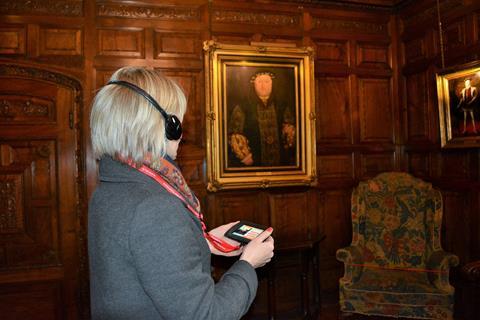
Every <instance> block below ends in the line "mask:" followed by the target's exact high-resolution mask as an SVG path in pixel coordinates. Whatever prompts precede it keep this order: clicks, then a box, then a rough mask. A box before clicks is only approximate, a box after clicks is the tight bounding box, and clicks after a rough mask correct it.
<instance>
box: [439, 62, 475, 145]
mask: <svg viewBox="0 0 480 320" xmlns="http://www.w3.org/2000/svg"><path fill="white" fill-rule="evenodd" d="M436 77H437V94H438V108H439V117H440V137H441V144H442V147H443V148H474V147H480V63H479V62H475V63H470V64H468V65H463V66H458V67H455V68H454V69H449V70H444V71H442V72H440V73H438V74H437V76H436Z"/></svg>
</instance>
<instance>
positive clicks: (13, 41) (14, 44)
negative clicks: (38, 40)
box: [0, 27, 26, 55]
mask: <svg viewBox="0 0 480 320" xmlns="http://www.w3.org/2000/svg"><path fill="white" fill-rule="evenodd" d="M25 38H26V30H25V28H23V27H14V28H9V27H0V54H7V55H8V54H15V55H17V54H18V55H22V54H25V51H26V44H25Z"/></svg>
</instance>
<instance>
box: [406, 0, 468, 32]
mask: <svg viewBox="0 0 480 320" xmlns="http://www.w3.org/2000/svg"><path fill="white" fill-rule="evenodd" d="M460 6H463V0H445V1H440V12H444V13H447V12H450V11H452V10H453V9H455V8H457V7H460ZM418 12H419V14H413V15H408V16H406V17H405V19H404V22H405V25H406V26H411V25H413V24H419V23H425V22H427V21H433V22H435V23H437V6H433V7H431V8H428V9H425V10H419V11H418Z"/></svg>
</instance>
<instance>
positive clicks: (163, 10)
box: [97, 3, 200, 21]
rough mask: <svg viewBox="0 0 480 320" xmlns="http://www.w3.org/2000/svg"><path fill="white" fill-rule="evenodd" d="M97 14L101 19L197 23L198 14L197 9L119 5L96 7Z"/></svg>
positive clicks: (105, 4)
mask: <svg viewBox="0 0 480 320" xmlns="http://www.w3.org/2000/svg"><path fill="white" fill-rule="evenodd" d="M97 14H98V16H101V17H122V18H142V19H160V20H182V21H189V20H193V21H198V20H200V12H199V9H198V8H185V7H183V8H182V7H179V6H175V7H172V6H168V7H166V6H165V7H154V6H149V7H147V6H133V5H120V4H116V3H104V4H99V5H98V6H97Z"/></svg>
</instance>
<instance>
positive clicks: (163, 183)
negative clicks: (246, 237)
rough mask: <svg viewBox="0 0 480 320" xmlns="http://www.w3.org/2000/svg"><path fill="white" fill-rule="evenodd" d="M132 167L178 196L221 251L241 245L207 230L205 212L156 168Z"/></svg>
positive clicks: (237, 247)
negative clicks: (155, 169)
mask: <svg viewBox="0 0 480 320" xmlns="http://www.w3.org/2000/svg"><path fill="white" fill-rule="evenodd" d="M130 166H131V167H133V168H135V169H137V170H138V171H140V172H141V173H143V174H145V175H147V176H149V177H150V178H152V179H153V180H155V181H157V182H158V183H159V184H160V185H161V186H162V187H163V188H165V190H167V191H168V192H169V193H170V194H173V195H174V196H176V197H177V198H178V199H179V200H180V201H181V202H182V203H183V205H184V206H185V207H186V208H187V209H188V210H189V211H190V212H191V213H192V214H193V215H194V216H195V217H197V218H198V220H199V221H200V224H201V226H202V232H203V237H204V238H205V239H206V240H207V241H208V242H210V243H211V244H212V245H213V246H214V247H215V248H216V249H218V250H220V251H221V252H232V251H235V250H238V249H239V248H240V247H239V246H234V245H231V244H229V243H227V242H226V241H223V240H222V239H219V238H217V237H215V236H213V235H211V234H209V233H208V232H207V226H206V225H205V222H203V214H202V213H201V212H199V211H197V210H195V208H193V207H192V206H191V204H190V203H188V201H187V200H186V199H185V197H184V196H183V195H182V194H181V193H180V192H178V191H177V190H176V189H175V188H174V187H172V186H171V185H170V184H169V183H168V182H167V181H166V180H165V179H163V178H162V177H161V176H160V175H159V174H158V173H156V172H155V171H154V170H152V169H150V168H149V167H147V166H141V167H140V168H136V167H135V166H133V164H130Z"/></svg>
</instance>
